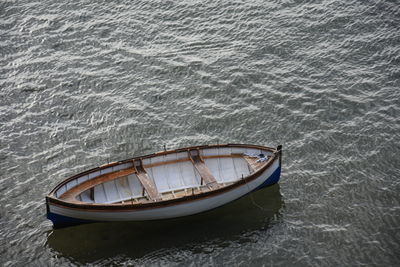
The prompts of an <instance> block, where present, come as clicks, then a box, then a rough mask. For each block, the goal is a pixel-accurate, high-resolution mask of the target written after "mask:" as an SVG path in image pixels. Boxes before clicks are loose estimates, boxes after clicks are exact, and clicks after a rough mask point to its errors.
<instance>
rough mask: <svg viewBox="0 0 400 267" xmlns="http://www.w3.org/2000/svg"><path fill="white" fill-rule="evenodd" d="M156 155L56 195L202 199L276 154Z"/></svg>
mask: <svg viewBox="0 0 400 267" xmlns="http://www.w3.org/2000/svg"><path fill="white" fill-rule="evenodd" d="M157 154H158V153H156V154H155V155H152V156H150V157H143V158H138V159H133V160H130V161H123V162H121V163H119V164H108V165H106V166H104V167H102V168H100V169H95V170H93V171H92V172H89V173H84V174H83V175H81V176H78V177H75V178H73V179H69V180H67V181H66V182H65V183H64V184H61V185H60V186H59V187H58V188H57V189H56V191H55V193H54V195H55V197H56V198H58V199H61V200H64V201H69V202H74V203H86V204H87V203H92V204H125V203H126V204H142V203H149V202H154V201H163V200H170V199H175V198H180V197H184V196H189V195H194V194H201V193H204V192H208V191H210V190H216V189H219V188H221V187H225V186H228V185H231V184H233V183H235V182H237V181H239V180H240V179H243V178H245V177H247V176H249V175H251V174H252V173H254V172H256V171H257V170H258V169H260V168H262V167H263V166H264V165H265V164H267V162H268V161H269V160H270V159H271V157H272V155H273V152H272V151H268V150H260V149H256V148H248V147H213V148H202V149H197V148H193V149H188V150H186V151H177V152H171V153H159V154H160V155H157Z"/></svg>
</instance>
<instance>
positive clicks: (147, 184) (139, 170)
mask: <svg viewBox="0 0 400 267" xmlns="http://www.w3.org/2000/svg"><path fill="white" fill-rule="evenodd" d="M133 167H134V168H135V169H136V175H137V177H138V178H139V181H140V183H141V184H142V186H143V188H144V190H145V191H146V193H147V195H148V197H149V199H151V200H160V199H161V195H160V193H159V192H158V190H157V187H156V184H155V183H154V182H153V180H151V179H150V177H149V175H148V174H147V172H146V170H145V169H144V167H143V164H142V160H141V159H137V160H134V161H133Z"/></svg>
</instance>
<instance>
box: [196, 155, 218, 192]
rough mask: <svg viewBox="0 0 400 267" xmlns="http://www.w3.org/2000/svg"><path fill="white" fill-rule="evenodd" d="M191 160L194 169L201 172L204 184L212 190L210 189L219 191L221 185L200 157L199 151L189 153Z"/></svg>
mask: <svg viewBox="0 0 400 267" xmlns="http://www.w3.org/2000/svg"><path fill="white" fill-rule="evenodd" d="M188 154H189V158H190V160H191V161H192V163H193V165H194V167H195V168H196V170H197V171H198V172H199V174H200V176H201V178H202V180H203V182H204V183H205V184H206V185H207V186H208V187H209V188H210V189H217V188H219V187H220V186H219V184H218V182H217V180H216V179H215V177H214V175H212V173H211V171H210V169H209V168H208V167H207V165H206V164H205V163H204V160H203V159H202V158H201V156H200V152H199V150H198V149H194V150H189V151H188Z"/></svg>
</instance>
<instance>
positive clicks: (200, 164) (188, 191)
mask: <svg viewBox="0 0 400 267" xmlns="http://www.w3.org/2000/svg"><path fill="white" fill-rule="evenodd" d="M187 152H188V157H187V158H182V159H177V160H170V161H164V162H157V163H153V164H146V165H144V164H143V162H142V160H141V159H135V160H133V167H130V168H127V169H123V170H119V171H116V172H112V173H108V174H104V175H101V176H98V177H96V178H93V179H91V180H88V181H85V182H83V183H81V184H79V185H77V186H76V187H73V188H71V189H69V190H67V191H66V192H65V193H64V194H62V195H61V196H60V197H59V198H60V199H62V200H65V201H70V202H81V201H79V200H78V199H77V197H78V196H79V195H80V194H81V193H82V192H84V191H86V190H92V191H91V194H90V195H91V198H92V200H93V201H94V197H93V188H94V187H95V186H97V185H100V184H102V183H105V182H109V181H112V180H115V179H118V178H122V177H126V176H128V175H131V174H135V175H136V176H137V178H138V179H139V181H140V184H141V185H142V187H143V194H142V196H140V197H136V198H132V199H124V200H123V199H121V200H119V201H116V202H115V203H119V202H123V203H124V202H132V203H138V204H139V203H144V202H148V201H159V200H166V199H171V198H179V197H182V196H187V195H193V194H200V193H204V192H207V191H211V190H215V189H218V188H221V187H224V186H226V185H227V184H226V183H223V184H221V183H218V182H217V179H216V178H215V177H214V176H213V174H212V172H211V171H210V169H209V168H208V167H207V165H206V164H205V161H204V160H205V159H212V158H244V159H245V160H246V162H247V163H248V165H249V168H250V169H251V172H254V171H256V170H257V169H258V168H261V167H262V166H263V165H264V164H265V162H257V158H256V157H249V156H245V155H244V154H242V153H232V154H229V155H209V156H201V154H200V151H199V150H198V149H191V150H188V151H187ZM185 161H191V162H192V163H193V166H194V168H195V169H196V171H197V172H198V174H199V175H200V177H201V183H200V184H199V185H198V186H197V187H193V188H185V189H179V190H176V191H175V190H171V191H170V192H163V193H160V192H158V190H157V186H156V184H155V183H154V181H153V180H152V179H151V178H150V176H149V175H148V173H147V171H146V169H148V168H152V167H156V166H160V165H167V164H174V163H178V162H185ZM229 184H230V183H229Z"/></svg>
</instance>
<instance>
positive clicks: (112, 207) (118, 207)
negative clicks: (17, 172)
mask: <svg viewBox="0 0 400 267" xmlns="http://www.w3.org/2000/svg"><path fill="white" fill-rule="evenodd" d="M279 155H280V153H277V154H274V155H273V156H272V157H271V158H270V159H269V160H268V161H267V163H266V164H265V165H264V166H263V167H262V168H261V169H259V170H258V171H257V172H255V173H253V174H251V175H250V176H247V177H245V178H244V179H242V180H239V181H237V182H235V183H233V184H230V185H227V186H225V187H221V188H219V189H216V190H211V191H209V192H203V193H201V194H194V195H188V196H185V197H182V198H176V199H170V200H163V201H158V202H149V203H143V204H132V203H127V202H126V203H123V204H90V203H79V204H78V203H70V202H66V201H63V200H60V199H57V198H54V197H51V196H47V197H46V201H47V203H49V204H51V205H56V206H59V207H63V208H68V209H74V210H84V211H94V212H95V211H115V212H121V211H127V212H129V211H135V210H147V209H155V208H162V207H167V206H173V205H178V204H181V203H186V202H191V201H197V200H201V199H207V198H210V197H214V196H217V195H219V194H223V193H226V192H228V191H231V190H234V189H236V188H238V187H240V186H246V184H247V183H249V182H251V181H253V180H255V179H257V178H258V177H259V176H260V175H261V174H262V173H263V172H264V171H265V170H266V169H267V168H268V167H270V166H271V165H272V164H273V162H275V160H279V158H278V156H279ZM279 167H280V166H279Z"/></svg>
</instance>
